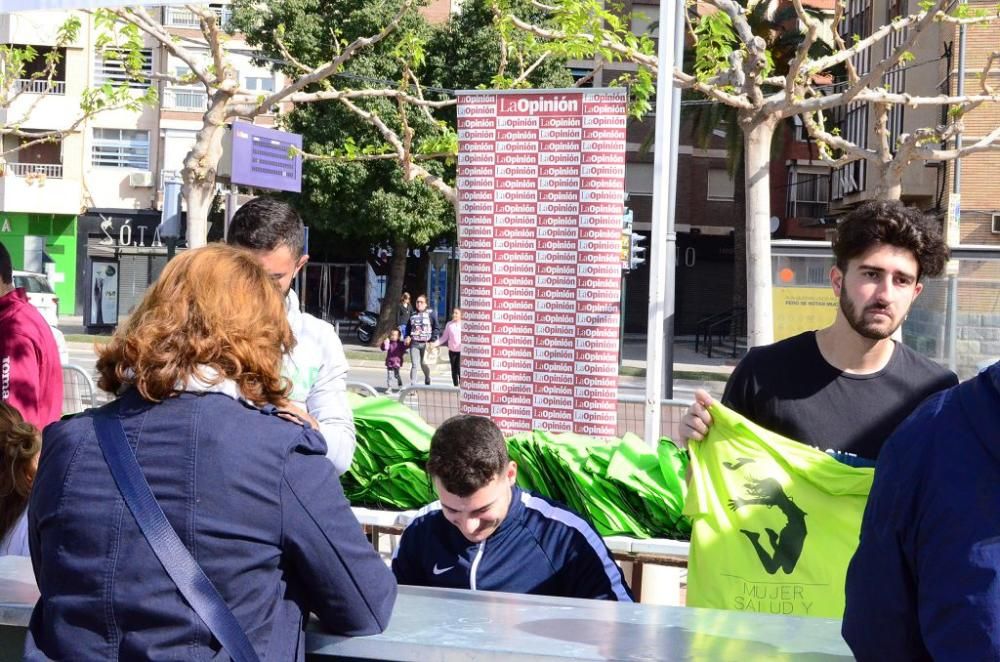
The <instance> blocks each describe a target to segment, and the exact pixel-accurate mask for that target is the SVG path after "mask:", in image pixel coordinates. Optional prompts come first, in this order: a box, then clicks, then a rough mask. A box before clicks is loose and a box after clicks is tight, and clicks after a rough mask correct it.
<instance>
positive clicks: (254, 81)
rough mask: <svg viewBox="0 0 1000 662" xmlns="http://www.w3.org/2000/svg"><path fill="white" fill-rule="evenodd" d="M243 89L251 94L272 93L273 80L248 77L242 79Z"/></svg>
mask: <svg viewBox="0 0 1000 662" xmlns="http://www.w3.org/2000/svg"><path fill="white" fill-rule="evenodd" d="M243 87H245V88H246V89H248V90H250V91H252V92H258V91H259V92H274V78H272V77H271V76H267V77H263V78H262V77H253V76H248V77H247V78H245V79H244V82H243Z"/></svg>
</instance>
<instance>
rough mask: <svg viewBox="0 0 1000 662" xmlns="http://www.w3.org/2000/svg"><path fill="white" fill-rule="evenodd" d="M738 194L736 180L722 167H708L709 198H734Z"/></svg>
mask: <svg viewBox="0 0 1000 662" xmlns="http://www.w3.org/2000/svg"><path fill="white" fill-rule="evenodd" d="M735 196H736V182H735V181H734V180H733V178H732V177H730V176H729V173H728V172H726V171H725V170H723V169H722V168H709V169H708V199H709V200H732V199H733V198H734V197H735Z"/></svg>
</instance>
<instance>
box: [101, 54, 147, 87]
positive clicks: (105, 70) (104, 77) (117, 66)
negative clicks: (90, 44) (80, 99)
mask: <svg viewBox="0 0 1000 662" xmlns="http://www.w3.org/2000/svg"><path fill="white" fill-rule="evenodd" d="M140 53H141V54H142V66H141V67H140V68H139V70H138V71H137V72H135V73H133V74H130V73H129V72H128V71H126V70H125V64H124V62H123V61H122V57H124V56H125V51H122V50H121V49H117V48H109V49H107V50H105V51H104V52H102V53H97V54H96V56H95V57H94V81H95V82H96V83H97V84H98V85H100V84H101V83H111V84H112V85H115V86H117V85H121V84H122V83H125V84H126V85H128V86H129V87H131V88H133V89H138V90H144V89H146V88H147V87H149V77H150V76H151V75H152V74H153V50H152V49H151V48H143V49H142V50H141V51H140ZM137 77H138V78H141V79H142V80H137Z"/></svg>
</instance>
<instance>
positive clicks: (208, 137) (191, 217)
mask: <svg viewBox="0 0 1000 662" xmlns="http://www.w3.org/2000/svg"><path fill="white" fill-rule="evenodd" d="M227 103H228V97H227V96H225V95H224V93H223V92H221V91H219V92H216V94H215V96H214V97H213V99H212V106H211V107H210V108H209V109H208V110H207V111H206V112H205V115H204V124H203V125H202V127H201V129H200V130H199V131H198V137H197V139H196V140H195V143H194V147H192V148H191V151H190V152H188V155H187V156H186V157H185V158H184V169H183V170H182V171H181V176H182V177H183V179H184V186H183V188H182V191H183V193H184V201H185V202H186V203H187V242H188V248H198V247H199V246H204V245H205V243H206V242H207V241H208V214H209V212H210V211H211V210H212V200H213V199H214V197H215V177H216V172H217V171H218V168H219V161H220V159H222V138H223V137H224V136H225V134H226V104H227Z"/></svg>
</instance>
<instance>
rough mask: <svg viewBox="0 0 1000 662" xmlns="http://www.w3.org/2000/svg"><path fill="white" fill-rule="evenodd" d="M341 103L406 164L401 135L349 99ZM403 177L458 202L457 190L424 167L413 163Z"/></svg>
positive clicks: (454, 202) (452, 201)
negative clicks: (379, 136) (420, 182)
mask: <svg viewBox="0 0 1000 662" xmlns="http://www.w3.org/2000/svg"><path fill="white" fill-rule="evenodd" d="M340 102H341V103H342V104H344V106H346V107H347V108H348V109H349V110H350V111H351V112H352V113H354V114H355V115H357V116H358V117H360V118H361V119H363V120H365V121H366V122H368V123H369V124H371V125H372V126H373V127H375V128H376V129H377V130H378V132H379V133H381V134H382V137H383V138H384V139H385V141H386V142H387V143H389V144H390V145H391V146H392V147H393V148H394V149H395V150H396V156H397V159H398V160H399V162H400V163H401V164H402V163H404V162H405V159H406V154H405V147H404V146H403V143H402V141H401V140H400V139H399V135H397V134H396V132H395V131H393V130H392V129H391V128H390V127H389V126H388V125H387V124H386V123H385V122H383V121H382V118H380V117H379V116H378V115H376V114H375V113H370V112H368V111H366V110H362V109H361V108H359V107H358V106H356V105H355V104H354V103H353V102H351V101H350V100H349V99H341V100H340ZM403 175H404V178H405V179H406V180H407V181H413V180H414V179H419V180H420V181H422V182H423V183H424V184H426V185H427V186H429V187H431V188H432V189H434V190H435V191H437V192H438V193H440V194H441V195H443V196H444V197H445V199H447V200H448V201H449V202H451V203H452V204H456V203H457V202H458V194H457V193H456V192H455V189H454V188H453V187H451V186H449V185H448V184H447V183H445V181H444V180H442V179H441V178H440V177H438V176H437V175H435V174H434V173H432V172H430V171H429V170H427V169H426V168H424V167H422V166H419V165H416V164H415V163H413V162H412V161H411V162H410V163H409V164H408V165H407V167H406V169H405V170H404V173H403Z"/></svg>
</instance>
